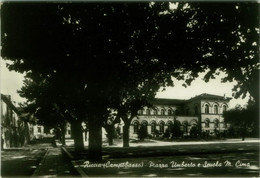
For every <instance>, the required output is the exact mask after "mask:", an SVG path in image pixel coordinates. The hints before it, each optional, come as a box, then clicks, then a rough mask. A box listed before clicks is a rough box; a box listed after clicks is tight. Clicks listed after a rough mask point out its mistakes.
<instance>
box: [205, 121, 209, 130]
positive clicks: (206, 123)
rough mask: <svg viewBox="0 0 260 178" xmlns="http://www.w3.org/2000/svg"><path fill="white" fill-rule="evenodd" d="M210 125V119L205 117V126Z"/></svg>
mask: <svg viewBox="0 0 260 178" xmlns="http://www.w3.org/2000/svg"><path fill="white" fill-rule="evenodd" d="M208 127H209V119H205V128H208Z"/></svg>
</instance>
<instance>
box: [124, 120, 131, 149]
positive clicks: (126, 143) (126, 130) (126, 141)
mask: <svg viewBox="0 0 260 178" xmlns="http://www.w3.org/2000/svg"><path fill="white" fill-rule="evenodd" d="M124 123H125V125H124V127H123V147H129V127H130V122H129V121H124Z"/></svg>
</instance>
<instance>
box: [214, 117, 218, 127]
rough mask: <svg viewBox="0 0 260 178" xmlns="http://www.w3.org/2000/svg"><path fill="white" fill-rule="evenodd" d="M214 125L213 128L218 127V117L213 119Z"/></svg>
mask: <svg viewBox="0 0 260 178" xmlns="http://www.w3.org/2000/svg"><path fill="white" fill-rule="evenodd" d="M214 127H215V128H218V127H219V120H218V119H215V121H214Z"/></svg>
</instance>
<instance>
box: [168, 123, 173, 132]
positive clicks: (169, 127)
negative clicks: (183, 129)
mask: <svg viewBox="0 0 260 178" xmlns="http://www.w3.org/2000/svg"><path fill="white" fill-rule="evenodd" d="M168 130H169V132H170V133H172V131H173V123H172V122H168Z"/></svg>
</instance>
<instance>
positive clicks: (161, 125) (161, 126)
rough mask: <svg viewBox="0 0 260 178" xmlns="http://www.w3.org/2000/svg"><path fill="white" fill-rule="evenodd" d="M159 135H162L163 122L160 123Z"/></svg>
mask: <svg viewBox="0 0 260 178" xmlns="http://www.w3.org/2000/svg"><path fill="white" fill-rule="evenodd" d="M160 133H164V122H161V123H160Z"/></svg>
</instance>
